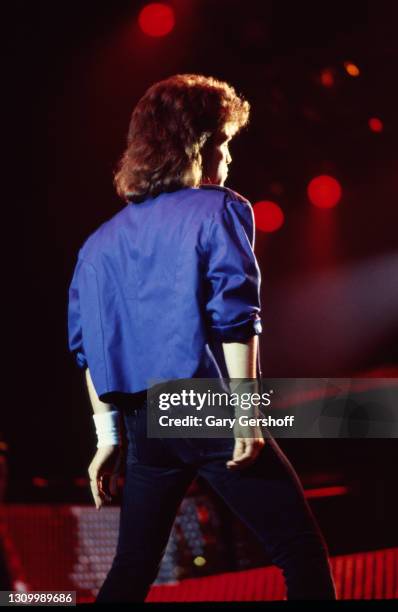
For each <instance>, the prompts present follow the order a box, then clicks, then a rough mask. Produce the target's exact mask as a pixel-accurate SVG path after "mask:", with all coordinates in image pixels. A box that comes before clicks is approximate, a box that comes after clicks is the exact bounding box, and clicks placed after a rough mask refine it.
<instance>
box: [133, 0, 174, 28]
mask: <svg viewBox="0 0 398 612" xmlns="http://www.w3.org/2000/svg"><path fill="white" fill-rule="evenodd" d="M138 23H139V26H140V28H141V30H142V31H143V32H144V34H148V36H166V34H169V32H171V30H172V29H173V28H174V23H175V19H174V11H173V9H172V8H171V6H169V5H168V4H163V3H161V2H151V4H147V5H146V6H144V8H143V9H142V11H141V12H140V14H139V17H138Z"/></svg>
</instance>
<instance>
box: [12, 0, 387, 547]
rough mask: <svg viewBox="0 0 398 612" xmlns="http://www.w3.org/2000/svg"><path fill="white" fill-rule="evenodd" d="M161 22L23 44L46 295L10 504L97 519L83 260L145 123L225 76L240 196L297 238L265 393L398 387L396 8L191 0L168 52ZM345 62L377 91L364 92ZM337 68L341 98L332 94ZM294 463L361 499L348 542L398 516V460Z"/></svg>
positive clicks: (263, 240) (24, 159)
mask: <svg viewBox="0 0 398 612" xmlns="http://www.w3.org/2000/svg"><path fill="white" fill-rule="evenodd" d="M144 4H145V3H144V2H135V1H133V0H130V1H124V0H123V1H122V0H114V1H113V2H103V3H101V2H97V1H96V2H94V1H92V0H85V1H84V2H77V1H76V0H71V1H68V2H64V3H50V2H48V3H46V2H41V3H36V4H35V5H34V7H32V6H31V7H30V9H29V12H26V10H24V11H23V12H22V11H21V13H20V15H19V21H15V22H14V23H13V25H12V27H11V25H10V28H11V38H12V44H11V50H12V56H11V58H12V62H14V64H15V67H16V69H14V70H11V71H10V72H11V76H12V79H11V85H12V87H14V90H15V92H16V93H17V94H18V95H17V96H16V99H15V110H16V111H17V115H18V118H19V121H18V124H19V127H21V128H22V130H21V131H22V135H21V138H19V140H18V142H17V148H18V150H19V153H18V160H19V169H20V168H21V167H22V168H23V167H25V168H26V170H29V171H31V174H32V178H33V182H32V188H27V186H26V185H25V183H24V181H23V180H22V173H21V172H19V181H20V182H19V183H17V184H16V185H15V187H16V189H15V193H16V198H15V200H14V201H15V203H16V207H15V208H16V210H15V212H16V213H17V215H19V214H21V217H20V218H19V220H18V222H19V223H22V212H20V211H22V209H21V206H22V205H23V206H25V207H26V208H25V213H24V214H23V224H24V228H25V238H26V240H25V249H24V255H23V261H22V268H21V269H22V271H23V274H24V275H25V277H26V279H27V283H24V284H23V287H22V288H21V284H20V283H18V288H17V289H18V291H17V293H18V296H19V304H20V305H21V308H20V311H21V312H20V313H19V311H18V313H19V316H18V330H19V331H20V334H19V335H18V341H17V342H16V343H15V342H13V345H12V347H11V348H12V354H13V355H14V353H15V358H16V359H15V360H14V363H15V364H21V363H23V364H24V365H23V366H22V367H21V368H20V369H18V371H17V376H16V382H15V383H13V386H12V391H13V401H12V407H10V409H9V410H7V411H5V412H4V414H5V417H3V425H2V429H3V430H4V433H5V436H6V439H7V440H8V443H9V445H10V456H9V461H10V484H9V488H8V499H9V500H10V501H30V500H34V501H36V500H37V501H40V500H50V501H51V500H53V501H76V500H83V501H86V502H87V503H91V501H90V497H89V494H88V491H87V490H86V489H84V490H83V491H81V490H79V491H78V490H77V489H76V488H75V487H74V486H73V484H72V480H73V479H74V478H75V477H79V476H86V471H87V467H88V464H89V462H90V461H91V458H92V456H93V454H94V452H95V443H96V442H95V434H94V426H93V422H92V418H91V414H92V411H91V408H90V405H89V403H88V399H87V396H86V392H85V389H84V384H83V383H84V379H83V376H82V372H81V371H80V370H78V369H77V367H76V366H75V364H74V362H73V359H72V357H71V355H70V354H69V352H68V348H67V326H66V324H67V318H66V313H67V291H68V286H69V283H70V280H71V277H72V273H73V269H74V266H75V263H76V257H77V251H78V248H79V247H80V245H81V244H82V242H83V240H85V238H86V237H87V236H88V235H89V234H90V233H91V232H92V231H94V230H95V229H96V228H97V227H98V225H99V224H100V223H102V222H103V221H105V220H107V219H108V218H110V217H111V216H112V215H114V214H115V213H117V212H118V211H119V210H120V208H121V206H123V205H124V203H123V202H122V201H121V200H119V199H118V197H117V195H116V193H115V191H114V188H113V185H112V173H113V170H114V168H115V165H116V162H117V161H118V159H119V157H120V155H121V154H122V152H123V148H124V145H125V137H126V133H127V127H128V122H129V119H130V114H131V112H132V109H133V107H134V105H135V103H136V102H137V101H138V99H139V98H140V97H141V96H142V95H143V93H144V91H145V90H146V88H147V87H148V86H150V85H151V84H152V83H153V82H154V81H157V80H159V79H162V78H165V77H167V76H170V75H172V74H174V73H183V72H198V73H202V74H205V75H214V76H216V77H218V78H220V79H223V80H227V81H229V82H231V83H232V84H233V85H234V86H235V88H236V89H237V90H238V91H239V92H241V93H242V94H243V95H244V96H245V97H246V98H247V99H248V100H249V101H250V103H251V106H252V113H251V120H250V125H249V127H248V129H247V130H245V131H244V132H243V133H242V134H240V135H239V136H238V137H237V138H236V140H234V141H233V142H232V145H231V152H232V156H233V160H234V161H233V163H232V166H231V173H230V177H229V179H228V183H227V185H228V186H229V187H231V188H233V189H235V190H236V191H238V192H240V193H242V194H244V195H245V196H246V197H247V198H248V199H249V200H250V201H251V202H252V203H253V204H254V203H255V202H257V201H259V200H273V201H275V202H277V203H278V204H279V205H280V206H281V208H282V209H283V211H284V214H285V224H284V226H283V227H282V228H281V229H280V230H279V231H277V232H275V233H274V234H267V235H265V234H262V233H261V232H257V235H256V254H257V257H258V260H259V263H260V267H261V271H262V278H263V282H262V302H263V322H264V333H263V335H262V338H261V357H262V368H263V375H264V376H265V377H267V376H270V377H271V376H272V377H296V376H297V377H298V376H302V377H334V376H344V377H345V376H347V377H350V376H369V375H373V376H376V375H379V376H391V375H395V376H397V373H396V372H397V366H398V337H397V336H398V333H397V332H398V326H397V312H398V289H397V284H398V283H397V225H398V224H397V221H398V214H397V166H398V164H397V148H396V142H397V132H398V130H397V127H398V120H397V111H396V109H397V108H398V105H397V102H398V100H397V87H396V74H397V67H398V61H397V59H398V49H397V43H396V31H397V10H396V3H395V2H388V1H381V2H376V1H372V2H365V1H350V2H328V3H319V2H288V1H287V0H278V1H276V0H273V1H269V0H268V1H267V0H264V1H261V2H260V1H259V2H257V1H255V0H247V1H242V0H189V1H188V0H187V1H185V0H174V1H170V2H169V4H170V5H171V6H173V7H174V9H175V13H176V26H175V28H174V30H173V32H172V33H171V34H170V35H168V36H166V37H164V38H158V39H156V38H149V37H147V36H145V35H144V34H143V33H142V32H141V31H140V30H139V28H138V26H137V22H136V19H137V15H138V13H139V10H140V9H141V8H142V6H143V5H144ZM345 61H353V62H354V63H356V64H357V65H358V66H359V67H360V71H361V73H360V76H359V77H357V78H352V77H350V76H348V75H347V73H346V72H345V70H344V66H343V64H344V62H345ZM327 68H329V69H330V70H332V71H333V73H334V78H335V84H334V86H333V87H332V88H325V87H323V86H322V85H321V83H320V80H319V76H320V73H321V71H322V70H324V69H327ZM373 116H377V117H380V118H381V119H382V121H383V124H384V129H383V131H382V132H381V133H379V134H376V133H373V132H371V131H370V130H369V128H368V119H369V118H370V117H373ZM28 140H30V141H31V143H32V144H33V146H31V147H30V148H29V153H27V154H25V153H26V151H28V146H27V141H28ZM22 152H23V154H21V153H22ZM323 173H327V174H331V175H332V176H334V177H335V178H337V179H338V180H339V181H340V183H341V185H342V189H343V196H342V200H341V202H340V203H339V205H338V206H337V207H336V208H335V209H332V210H328V211H319V210H316V209H315V208H314V207H312V206H311V205H310V203H309V201H308V197H307V193H306V188H307V185H308V182H309V181H310V180H311V178H313V177H314V176H317V175H319V174H323ZM45 202H47V208H46V207H45ZM45 212H46V213H47V214H46V216H45V218H44V219H43V218H42V214H43V213H44V214H45ZM18 278H20V276H19V269H18ZM25 291H26V293H25ZM21 357H22V360H21ZM394 373H395V374H394ZM283 448H284V450H285V451H286V452H287V454H288V456H289V458H290V459H291V461H292V463H293V464H294V465H295V467H296V469H297V470H298V471H299V473H300V475H302V477H303V478H304V479H307V481H308V482H317V483H318V484H322V483H325V482H328V481H329V480H333V478H334V480H335V481H336V482H343V481H347V482H348V481H349V480H350V478H351V479H352V478H353V479H354V480H355V481H356V482H357V483H359V485H358V486H359V489H358V488H357V489H356V491H357V493H356V498H355V503H356V505H355V512H354V511H353V514H352V521H350V522H349V523H348V528H347V530H349V529H350V528H351V527H352V525H353V524H354V523H355V520H357V521H359V523H358V524H361V525H362V527H363V528H364V529H365V525H366V524H368V522H369V520H370V518H373V520H376V522H377V526H378V527H377V529H379V532H378V533H382V529H383V527H382V525H383V520H384V519H383V516H384V515H385V513H386V512H387V515H388V513H389V512H392V502H394V501H395V497H394V491H393V488H392V483H393V482H394V470H393V466H394V462H395V461H396V458H397V453H396V441H394V440H307V441H306V440H289V441H284V442H283ZM333 474H334V476H333ZM35 476H39V477H41V478H43V479H44V486H43V487H42V488H41V489H37V487H36V488H35V487H32V478H33V477H35ZM328 479H329V480H328ZM46 483H47V484H46ZM333 503H338V502H333ZM359 507H363V515H362V518H359V516H358V514H356V512H357V510H358V508H359ZM351 508H354V506H351ZM327 512H328V514H330V515H332V514H333V512H334V510H333V509H332V506H331V505H330V504H329V509H328V510H327ZM342 512H343V510H342ZM344 512H345V510H344ZM344 512H343V514H344ZM355 517H356V518H355ZM377 517H378V518H377ZM361 521H362V523H363V524H362V523H361ZM387 528H388V522H387V527H384V532H383V533H384V535H383V537H385V539H386V542H387V543H389V536H388V531H387ZM362 533H363V532H362ZM381 539H382V538H381Z"/></svg>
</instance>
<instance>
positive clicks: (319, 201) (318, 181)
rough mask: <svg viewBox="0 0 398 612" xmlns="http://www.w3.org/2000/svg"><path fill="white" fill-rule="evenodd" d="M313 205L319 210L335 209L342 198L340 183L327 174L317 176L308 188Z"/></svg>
mask: <svg viewBox="0 0 398 612" xmlns="http://www.w3.org/2000/svg"><path fill="white" fill-rule="evenodd" d="M307 193H308V197H309V199H310V202H311V204H313V205H314V206H317V207H318V208H333V206H336V204H338V203H339V201H340V198H341V186H340V183H339V182H338V181H337V180H336V179H335V178H333V177H332V176H328V175H327V174H322V175H321V176H317V177H315V178H314V179H312V181H310V183H309V185H308V187H307Z"/></svg>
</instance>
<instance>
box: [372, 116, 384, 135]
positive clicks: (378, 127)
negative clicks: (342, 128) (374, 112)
mask: <svg viewBox="0 0 398 612" xmlns="http://www.w3.org/2000/svg"><path fill="white" fill-rule="evenodd" d="M368 125H369V129H370V130H371V131H372V132H382V131H383V127H384V126H383V122H382V121H381V119H379V118H378V117H371V118H370V119H369V121H368Z"/></svg>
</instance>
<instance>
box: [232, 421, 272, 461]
mask: <svg viewBox="0 0 398 612" xmlns="http://www.w3.org/2000/svg"><path fill="white" fill-rule="evenodd" d="M234 436H235V447H234V452H233V455H232V459H231V460H230V461H227V463H226V465H227V468H228V469H230V470H238V469H242V468H245V467H247V466H248V465H251V464H252V463H254V461H255V460H256V459H257V457H258V455H259V454H260V451H261V450H262V448H263V447H264V446H265V440H264V437H263V434H262V431H261V428H260V427H259V426H255V427H251V426H247V427H242V426H241V425H239V423H238V424H237V425H235V427H234Z"/></svg>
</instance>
